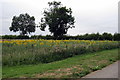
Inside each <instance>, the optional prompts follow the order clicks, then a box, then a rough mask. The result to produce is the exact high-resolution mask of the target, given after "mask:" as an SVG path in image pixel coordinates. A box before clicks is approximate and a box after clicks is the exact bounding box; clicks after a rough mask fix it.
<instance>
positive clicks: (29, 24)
mask: <svg viewBox="0 0 120 80" xmlns="http://www.w3.org/2000/svg"><path fill="white" fill-rule="evenodd" d="M35 27H36V26H35V18H34V17H33V16H32V17H31V16H30V15H29V14H27V13H26V14H20V15H19V16H18V17H17V16H13V19H12V23H11V27H9V30H10V31H13V32H17V31H19V32H20V35H25V34H28V33H29V34H30V33H31V32H35Z"/></svg>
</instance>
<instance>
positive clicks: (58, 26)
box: [40, 1, 74, 39]
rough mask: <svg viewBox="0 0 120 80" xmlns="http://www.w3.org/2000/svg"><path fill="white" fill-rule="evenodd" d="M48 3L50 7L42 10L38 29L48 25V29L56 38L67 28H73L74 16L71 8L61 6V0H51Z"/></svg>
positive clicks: (64, 32)
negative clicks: (42, 15)
mask: <svg viewBox="0 0 120 80" xmlns="http://www.w3.org/2000/svg"><path fill="white" fill-rule="evenodd" d="M48 4H49V7H50V9H47V10H44V13H43V14H44V17H43V18H41V24H40V29H41V30H42V31H44V30H45V28H46V26H48V27H49V31H50V32H51V33H52V34H53V36H54V37H55V38H56V39H58V38H59V37H61V36H63V35H64V34H66V33H67V31H68V29H69V28H74V17H73V16H72V10H71V8H69V9H67V8H66V7H62V5H61V2H56V1H53V2H48Z"/></svg>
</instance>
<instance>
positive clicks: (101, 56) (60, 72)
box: [2, 49, 118, 78]
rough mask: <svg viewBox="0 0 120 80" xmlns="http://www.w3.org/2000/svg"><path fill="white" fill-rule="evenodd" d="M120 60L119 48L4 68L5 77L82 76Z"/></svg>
mask: <svg viewBox="0 0 120 80" xmlns="http://www.w3.org/2000/svg"><path fill="white" fill-rule="evenodd" d="M117 60H118V49H113V50H104V51H100V52H94V53H86V54H82V55H77V56H74V57H71V58H67V59H65V60H61V61H56V62H52V63H47V64H36V65H21V66H12V67H7V66H3V68H2V70H3V71H2V77H3V78H23V77H27V78H28V77H29V78H33V77H34V78H78V77H79V78H80V77H82V76H85V75H86V74H88V73H90V72H93V71H96V70H99V69H102V68H103V67H105V66H107V65H109V64H111V63H113V62H115V61H117Z"/></svg>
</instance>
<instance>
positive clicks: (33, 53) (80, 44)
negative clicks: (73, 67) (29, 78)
mask: <svg viewBox="0 0 120 80" xmlns="http://www.w3.org/2000/svg"><path fill="white" fill-rule="evenodd" d="M0 44H2V63H3V66H15V65H23V64H25V65H26V64H37V63H49V62H53V61H58V60H62V59H65V58H68V57H72V56H75V55H80V54H84V53H90V52H96V51H101V50H108V49H114V48H118V47H119V44H118V41H93V40H42V39H41V40H1V41H0Z"/></svg>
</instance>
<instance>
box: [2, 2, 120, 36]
mask: <svg viewBox="0 0 120 80" xmlns="http://www.w3.org/2000/svg"><path fill="white" fill-rule="evenodd" d="M50 1H53V0H0V10H1V11H0V23H1V24H0V27H1V28H2V33H0V35H1V34H3V35H5V34H9V35H11V34H13V35H15V34H17V35H18V34H19V33H18V32H17V33H14V32H10V31H9V27H10V25H11V22H12V18H13V16H19V14H21V13H28V14H29V15H30V16H34V17H35V21H36V24H38V23H39V21H40V19H41V17H42V12H43V11H44V9H45V8H48V4H47V3H48V2H50ZM56 1H61V3H62V4H63V6H66V7H67V8H72V11H73V16H74V17H75V28H73V29H69V30H68V33H67V34H68V35H78V34H85V33H97V32H99V33H103V32H109V33H115V32H118V2H119V1H120V0H56ZM34 34H37V35H39V34H41V35H46V34H50V32H49V31H48V29H46V31H44V32H43V31H40V29H39V28H38V29H36V32H35V33H32V35H34Z"/></svg>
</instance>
